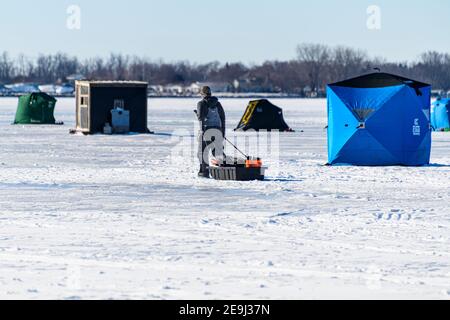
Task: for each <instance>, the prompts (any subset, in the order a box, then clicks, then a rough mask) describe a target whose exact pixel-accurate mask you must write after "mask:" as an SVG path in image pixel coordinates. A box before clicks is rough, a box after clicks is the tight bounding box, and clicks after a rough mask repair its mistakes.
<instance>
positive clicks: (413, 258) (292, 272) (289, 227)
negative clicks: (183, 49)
mask: <svg viewBox="0 0 450 320" xmlns="http://www.w3.org/2000/svg"><path fill="white" fill-rule="evenodd" d="M273 102H274V103H275V104H277V105H279V106H280V107H282V108H283V109H284V116H285V118H286V121H287V123H288V124H289V125H290V126H292V127H293V128H294V129H296V130H297V132H295V133H282V134H280V155H279V162H278V159H276V158H275V157H273V158H270V157H269V158H265V159H264V161H265V164H267V165H268V166H270V167H271V169H270V170H269V171H268V172H267V181H264V182H221V181H213V180H206V179H199V178H197V177H196V174H197V170H198V166H197V164H196V163H195V162H193V160H192V157H191V158H189V159H185V158H183V157H181V156H180V157H178V158H177V156H174V155H173V150H174V148H175V147H176V146H178V148H181V149H184V151H186V152H187V153H189V152H190V150H191V148H192V145H191V141H192V143H193V139H194V136H195V134H194V128H193V123H194V122H193V119H194V115H193V113H192V110H193V109H194V107H195V104H196V100H193V99H151V100H150V101H149V127H150V129H151V130H153V131H155V132H156V133H157V134H156V135H126V136H102V135H95V136H86V137H85V136H81V135H69V133H68V132H69V129H70V128H73V127H74V119H75V106H74V105H75V102H74V100H73V99H59V101H58V104H57V107H56V115H55V116H56V119H57V120H61V121H64V122H65V126H11V125H10V123H11V122H12V121H13V119H14V113H15V109H16V106H17V100H16V99H11V98H7V99H1V100H0V128H1V139H0V298H3V299H17V298H19V299H22V298H26V299H53V298H56V299H109V298H113V299H228V298H232V299H265V298H270V299H303V298H313V299H315V298H338V299H341V298H344V299H346V298H357V299H361V298H384V299H396V298H407V299H408V298H411V299H413V298H425V299H431V298H437V299H450V245H449V244H450V239H449V238H450V210H449V203H450V134H445V133H434V134H433V140H434V141H433V153H432V163H433V165H431V166H427V167H421V168H406V167H376V168H367V167H348V166H337V167H326V166H324V164H325V163H326V162H327V155H326V152H327V149H326V131H325V130H324V127H325V126H326V101H325V100H276V99H275V100H273ZM222 103H223V105H224V107H225V110H226V112H227V116H228V129H229V130H228V133H229V137H231V138H232V137H233V136H234V135H235V133H234V132H232V129H233V126H235V125H236V124H237V123H238V121H239V120H240V117H241V116H242V113H243V112H244V110H245V107H246V105H247V100H239V99H225V100H222ZM301 130H303V131H304V132H301ZM237 135H242V133H240V134H237ZM183 141H184V142H183ZM180 142H181V143H180ZM182 151H183V150H182ZM194 164H195V165H194ZM274 168H276V169H277V170H274Z"/></svg>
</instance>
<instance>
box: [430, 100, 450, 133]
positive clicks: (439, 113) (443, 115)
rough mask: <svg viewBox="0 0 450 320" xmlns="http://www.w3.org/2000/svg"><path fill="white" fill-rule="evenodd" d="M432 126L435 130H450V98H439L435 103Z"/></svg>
mask: <svg viewBox="0 0 450 320" xmlns="http://www.w3.org/2000/svg"><path fill="white" fill-rule="evenodd" d="M431 126H432V127H433V129H434V130H435V131H450V99H438V100H436V102H434V103H433V105H432V106H431Z"/></svg>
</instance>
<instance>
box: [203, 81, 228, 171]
mask: <svg viewBox="0 0 450 320" xmlns="http://www.w3.org/2000/svg"><path fill="white" fill-rule="evenodd" d="M200 94H201V96H202V98H203V99H202V101H200V102H199V103H198V104H197V118H198V121H200V132H199V135H198V142H199V148H198V159H199V161H200V172H199V173H198V175H199V176H201V177H207V178H208V177H209V170H208V167H209V163H208V155H209V151H210V150H211V151H212V153H213V155H214V156H216V155H219V154H218V153H221V154H220V155H222V154H223V138H224V137H225V111H224V110H223V107H222V105H221V104H220V102H219V100H218V99H217V98H216V97H213V96H212V95H211V88H209V87H203V88H202V89H201V91H200Z"/></svg>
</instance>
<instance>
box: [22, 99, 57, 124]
mask: <svg viewBox="0 0 450 320" xmlns="http://www.w3.org/2000/svg"><path fill="white" fill-rule="evenodd" d="M55 105H56V99H55V98H53V97H51V96H49V95H48V94H46V93H43V92H35V93H30V94H26V95H23V96H21V97H20V98H19V105H18V107H17V112H16V119H15V120H14V124H55V123H56V121H55V117H54V115H53V113H54V111H55Z"/></svg>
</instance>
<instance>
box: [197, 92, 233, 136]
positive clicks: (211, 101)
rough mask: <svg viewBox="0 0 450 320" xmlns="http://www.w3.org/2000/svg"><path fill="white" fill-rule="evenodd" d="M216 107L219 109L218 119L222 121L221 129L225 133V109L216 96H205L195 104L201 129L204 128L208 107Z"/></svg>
mask: <svg viewBox="0 0 450 320" xmlns="http://www.w3.org/2000/svg"><path fill="white" fill-rule="evenodd" d="M214 106H215V107H217V109H218V111H219V116H220V120H221V121H222V131H223V132H224V133H225V120H226V119H225V111H224V110H223V107H222V105H221V104H220V102H219V99H217V98H216V97H206V98H204V99H203V100H202V101H200V102H199V103H198V104H197V118H198V121H200V123H201V127H202V130H204V129H205V128H204V123H203V122H204V119H205V118H206V117H207V115H208V108H209V107H214Z"/></svg>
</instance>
